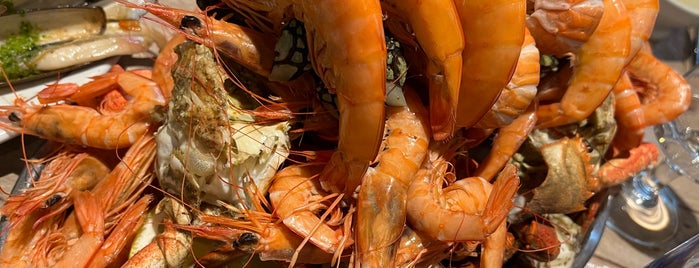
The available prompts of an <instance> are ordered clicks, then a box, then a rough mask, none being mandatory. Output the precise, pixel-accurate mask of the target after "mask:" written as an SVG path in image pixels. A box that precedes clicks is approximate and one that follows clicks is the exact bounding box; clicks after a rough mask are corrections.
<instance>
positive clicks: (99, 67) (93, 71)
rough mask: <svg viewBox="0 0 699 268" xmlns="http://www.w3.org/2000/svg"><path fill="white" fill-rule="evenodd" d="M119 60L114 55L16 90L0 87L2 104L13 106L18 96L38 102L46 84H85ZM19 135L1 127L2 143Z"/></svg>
mask: <svg viewBox="0 0 699 268" xmlns="http://www.w3.org/2000/svg"><path fill="white" fill-rule="evenodd" d="M118 60H119V58H118V57H113V58H109V59H106V60H102V61H99V62H96V63H92V64H90V65H87V66H85V68H82V69H79V70H74V71H71V72H69V73H67V74H65V76H62V77H61V78H60V79H57V78H49V79H42V80H36V81H31V82H26V83H22V84H20V85H18V86H15V88H14V89H15V91H14V92H13V91H12V89H10V88H9V87H8V88H2V89H0V106H12V105H13V104H14V101H15V98H17V97H19V98H22V99H24V100H26V101H28V102H30V103H37V102H36V94H37V93H39V91H41V90H42V89H44V88H45V87H46V85H48V84H52V83H56V82H58V83H76V84H78V85H82V84H85V83H87V82H89V81H90V77H93V76H97V75H101V74H104V73H106V72H107V71H109V68H111V67H112V65H114V64H116V63H117V61H118ZM15 93H16V94H15ZM0 120H2V121H3V122H8V123H9V120H8V119H7V117H4V118H1V119H0ZM17 135H18V134H17V133H16V132H11V131H6V130H3V129H0V143H3V142H5V141H8V140H10V139H12V138H14V137H15V136H17Z"/></svg>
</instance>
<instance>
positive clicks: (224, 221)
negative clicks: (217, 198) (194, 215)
mask: <svg viewBox="0 0 699 268" xmlns="http://www.w3.org/2000/svg"><path fill="white" fill-rule="evenodd" d="M201 220H202V221H203V222H205V223H209V224H215V225H214V226H210V227H207V226H193V225H187V226H177V228H181V229H183V230H187V231H190V232H192V234H193V235H194V236H198V237H204V238H207V239H212V240H217V241H223V242H226V243H229V244H232V245H234V247H235V248H236V249H237V250H240V251H243V252H245V253H248V254H252V253H255V254H257V256H259V258H260V260H262V261H284V262H290V265H289V267H294V264H295V263H296V262H298V263H307V264H325V263H330V261H331V260H332V258H333V255H332V254H329V253H328V252H326V251H324V250H322V249H319V248H318V247H316V246H315V245H313V244H306V245H304V239H303V238H301V237H299V236H298V235H296V234H295V233H294V232H292V231H291V230H289V229H288V228H287V227H286V226H285V225H283V224H281V223H276V222H268V221H264V222H261V223H260V225H258V226H252V225H251V223H250V222H247V223H246V222H243V221H239V220H235V219H231V218H227V217H223V216H210V215H201ZM300 246H303V247H302V248H300ZM297 250H298V252H297Z"/></svg>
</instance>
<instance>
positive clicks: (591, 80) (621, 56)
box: [537, 0, 631, 128]
mask: <svg viewBox="0 0 699 268" xmlns="http://www.w3.org/2000/svg"><path fill="white" fill-rule="evenodd" d="M630 34H631V23H630V21H629V17H628V15H627V14H626V9H625V8H624V5H623V4H621V2H620V0H604V14H603V15H602V18H601V20H600V23H599V25H598V26H597V29H596V30H595V31H594V32H593V33H592V35H591V36H590V38H589V39H588V40H587V42H585V43H584V44H583V45H582V46H581V47H580V49H578V50H577V51H576V52H575V62H574V63H573V66H575V67H574V70H573V76H572V78H571V80H570V82H569V85H568V88H567V89H566V92H565V94H564V95H563V98H562V99H561V102H560V103H553V104H547V105H542V106H540V107H539V109H538V110H537V117H538V123H537V124H538V125H537V128H549V127H554V126H560V125H565V124H569V123H572V122H576V121H579V120H582V119H585V118H587V117H588V116H589V115H590V114H592V112H593V111H594V110H595V109H596V108H597V107H599V106H600V104H601V103H602V102H603V101H604V99H606V98H607V96H608V95H609V93H610V92H611V91H612V87H613V86H614V84H616V81H617V80H618V79H619V77H621V71H622V69H623V68H624V65H625V62H626V58H627V57H628V55H629V47H630V43H631V41H630V40H631V39H630ZM602 70H604V71H602Z"/></svg>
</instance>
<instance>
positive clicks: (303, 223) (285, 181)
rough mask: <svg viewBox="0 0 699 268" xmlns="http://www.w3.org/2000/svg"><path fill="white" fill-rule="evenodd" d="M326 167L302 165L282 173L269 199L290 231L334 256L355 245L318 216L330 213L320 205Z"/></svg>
mask: <svg viewBox="0 0 699 268" xmlns="http://www.w3.org/2000/svg"><path fill="white" fill-rule="evenodd" d="M323 167H324V165H323V164H322V163H320V164H300V165H294V166H290V167H287V168H284V169H282V170H280V171H279V172H277V174H275V175H274V178H273V182H272V185H271V186H270V187H269V199H270V201H271V202H272V206H273V208H274V212H275V213H276V214H277V215H278V216H279V218H280V219H282V222H283V223H284V225H286V227H287V228H289V229H290V230H292V231H294V232H295V233H296V234H298V235H299V236H301V237H304V238H305V237H308V238H309V239H308V240H309V241H310V242H311V243H312V244H314V245H316V246H317V247H318V248H320V249H322V250H324V251H326V252H328V253H335V251H336V250H340V251H342V250H343V249H344V248H346V247H348V246H350V245H351V244H352V243H353V241H352V239H351V236H350V235H349V234H346V233H343V229H342V228H335V229H333V228H331V227H330V226H329V225H328V224H327V223H325V222H323V221H322V220H321V219H320V218H319V217H318V216H316V215H317V214H316V212H317V211H318V210H321V209H328V206H327V205H323V204H322V203H320V202H321V201H322V200H323V199H324V196H323V192H324V191H323V190H322V189H321V188H320V184H319V182H318V180H317V179H318V174H319V173H320V171H321V170H322V169H323ZM335 196H337V195H335Z"/></svg>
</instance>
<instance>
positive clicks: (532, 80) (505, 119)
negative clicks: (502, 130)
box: [476, 28, 540, 128]
mask: <svg viewBox="0 0 699 268" xmlns="http://www.w3.org/2000/svg"><path fill="white" fill-rule="evenodd" d="M539 72H540V65H539V50H538V49H537V48H536V44H534V38H533V37H532V36H531V34H530V33H529V30H527V28H524V43H523V44H522V50H521V52H520V54H519V59H518V60H517V65H516V66H515V73H514V75H512V79H510V82H509V83H508V84H507V86H506V87H505V88H503V89H502V92H500V96H498V99H497V100H496V101H495V104H494V105H493V107H491V108H490V110H489V111H488V112H487V113H486V114H485V115H483V117H482V118H481V119H480V121H478V123H477V124H476V126H477V127H479V128H498V127H502V126H506V125H509V124H510V123H512V121H513V120H515V118H517V117H518V116H519V115H521V114H522V113H524V111H525V110H526V109H527V107H529V104H530V103H531V102H532V100H533V99H534V97H535V96H536V91H537V89H536V86H537V85H538V84H539V77H540V73H539Z"/></svg>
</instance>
